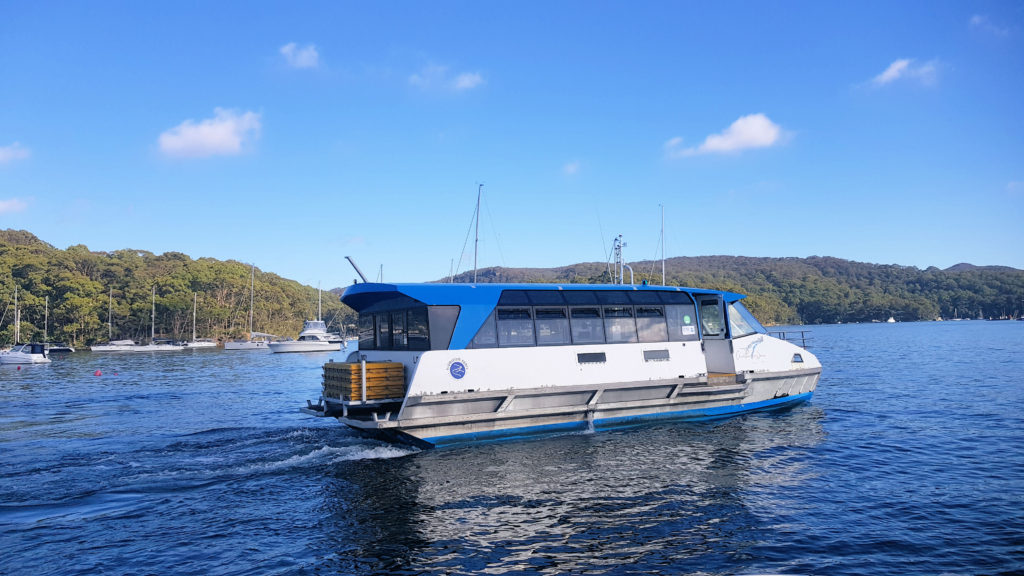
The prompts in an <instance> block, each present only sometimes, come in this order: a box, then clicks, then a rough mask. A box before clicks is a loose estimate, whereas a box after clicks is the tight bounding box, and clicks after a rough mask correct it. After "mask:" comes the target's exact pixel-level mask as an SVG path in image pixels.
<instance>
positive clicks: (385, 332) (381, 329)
mask: <svg viewBox="0 0 1024 576" xmlns="http://www.w3.org/2000/svg"><path fill="white" fill-rule="evenodd" d="M376 317H377V318H376V319H377V349H378V350H391V349H392V348H391V314H389V313H387V312H381V313H380V314H377V315H376Z"/></svg>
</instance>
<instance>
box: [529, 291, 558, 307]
mask: <svg viewBox="0 0 1024 576" xmlns="http://www.w3.org/2000/svg"><path fill="white" fill-rule="evenodd" d="M526 294H527V296H529V297H530V304H533V305H534V306H562V305H564V304H565V299H564V298H563V297H562V291H561V290H530V291H529V292H527V293H526Z"/></svg>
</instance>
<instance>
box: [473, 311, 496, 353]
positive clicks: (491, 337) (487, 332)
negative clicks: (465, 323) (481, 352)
mask: <svg viewBox="0 0 1024 576" xmlns="http://www.w3.org/2000/svg"><path fill="white" fill-rule="evenodd" d="M497 346H498V331H497V329H496V328H495V327H494V312H491V315H490V316H488V317H487V320H484V324H483V326H481V327H480V329H479V330H477V332H476V336H474V337H473V341H472V342H470V343H469V347H470V348H496V347H497Z"/></svg>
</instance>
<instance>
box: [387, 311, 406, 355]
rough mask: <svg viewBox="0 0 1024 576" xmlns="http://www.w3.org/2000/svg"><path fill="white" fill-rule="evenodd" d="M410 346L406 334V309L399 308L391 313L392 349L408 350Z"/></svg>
mask: <svg viewBox="0 0 1024 576" xmlns="http://www.w3.org/2000/svg"><path fill="white" fill-rule="evenodd" d="M408 348H409V341H408V340H406V334H405V310H397V311H394V312H392V313H391V349H392V350H406V349H408Z"/></svg>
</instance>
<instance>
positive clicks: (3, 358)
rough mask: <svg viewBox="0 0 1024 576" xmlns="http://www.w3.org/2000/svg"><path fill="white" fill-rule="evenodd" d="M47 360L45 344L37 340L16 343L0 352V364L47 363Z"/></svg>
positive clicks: (48, 360)
mask: <svg viewBox="0 0 1024 576" xmlns="http://www.w3.org/2000/svg"><path fill="white" fill-rule="evenodd" d="M49 362H50V359H49V357H47V355H46V346H45V345H44V344H41V343H38V342H33V343H31V344H18V345H16V346H15V347H13V348H11V349H10V350H7V351H6V352H0V364H48V363H49Z"/></svg>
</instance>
